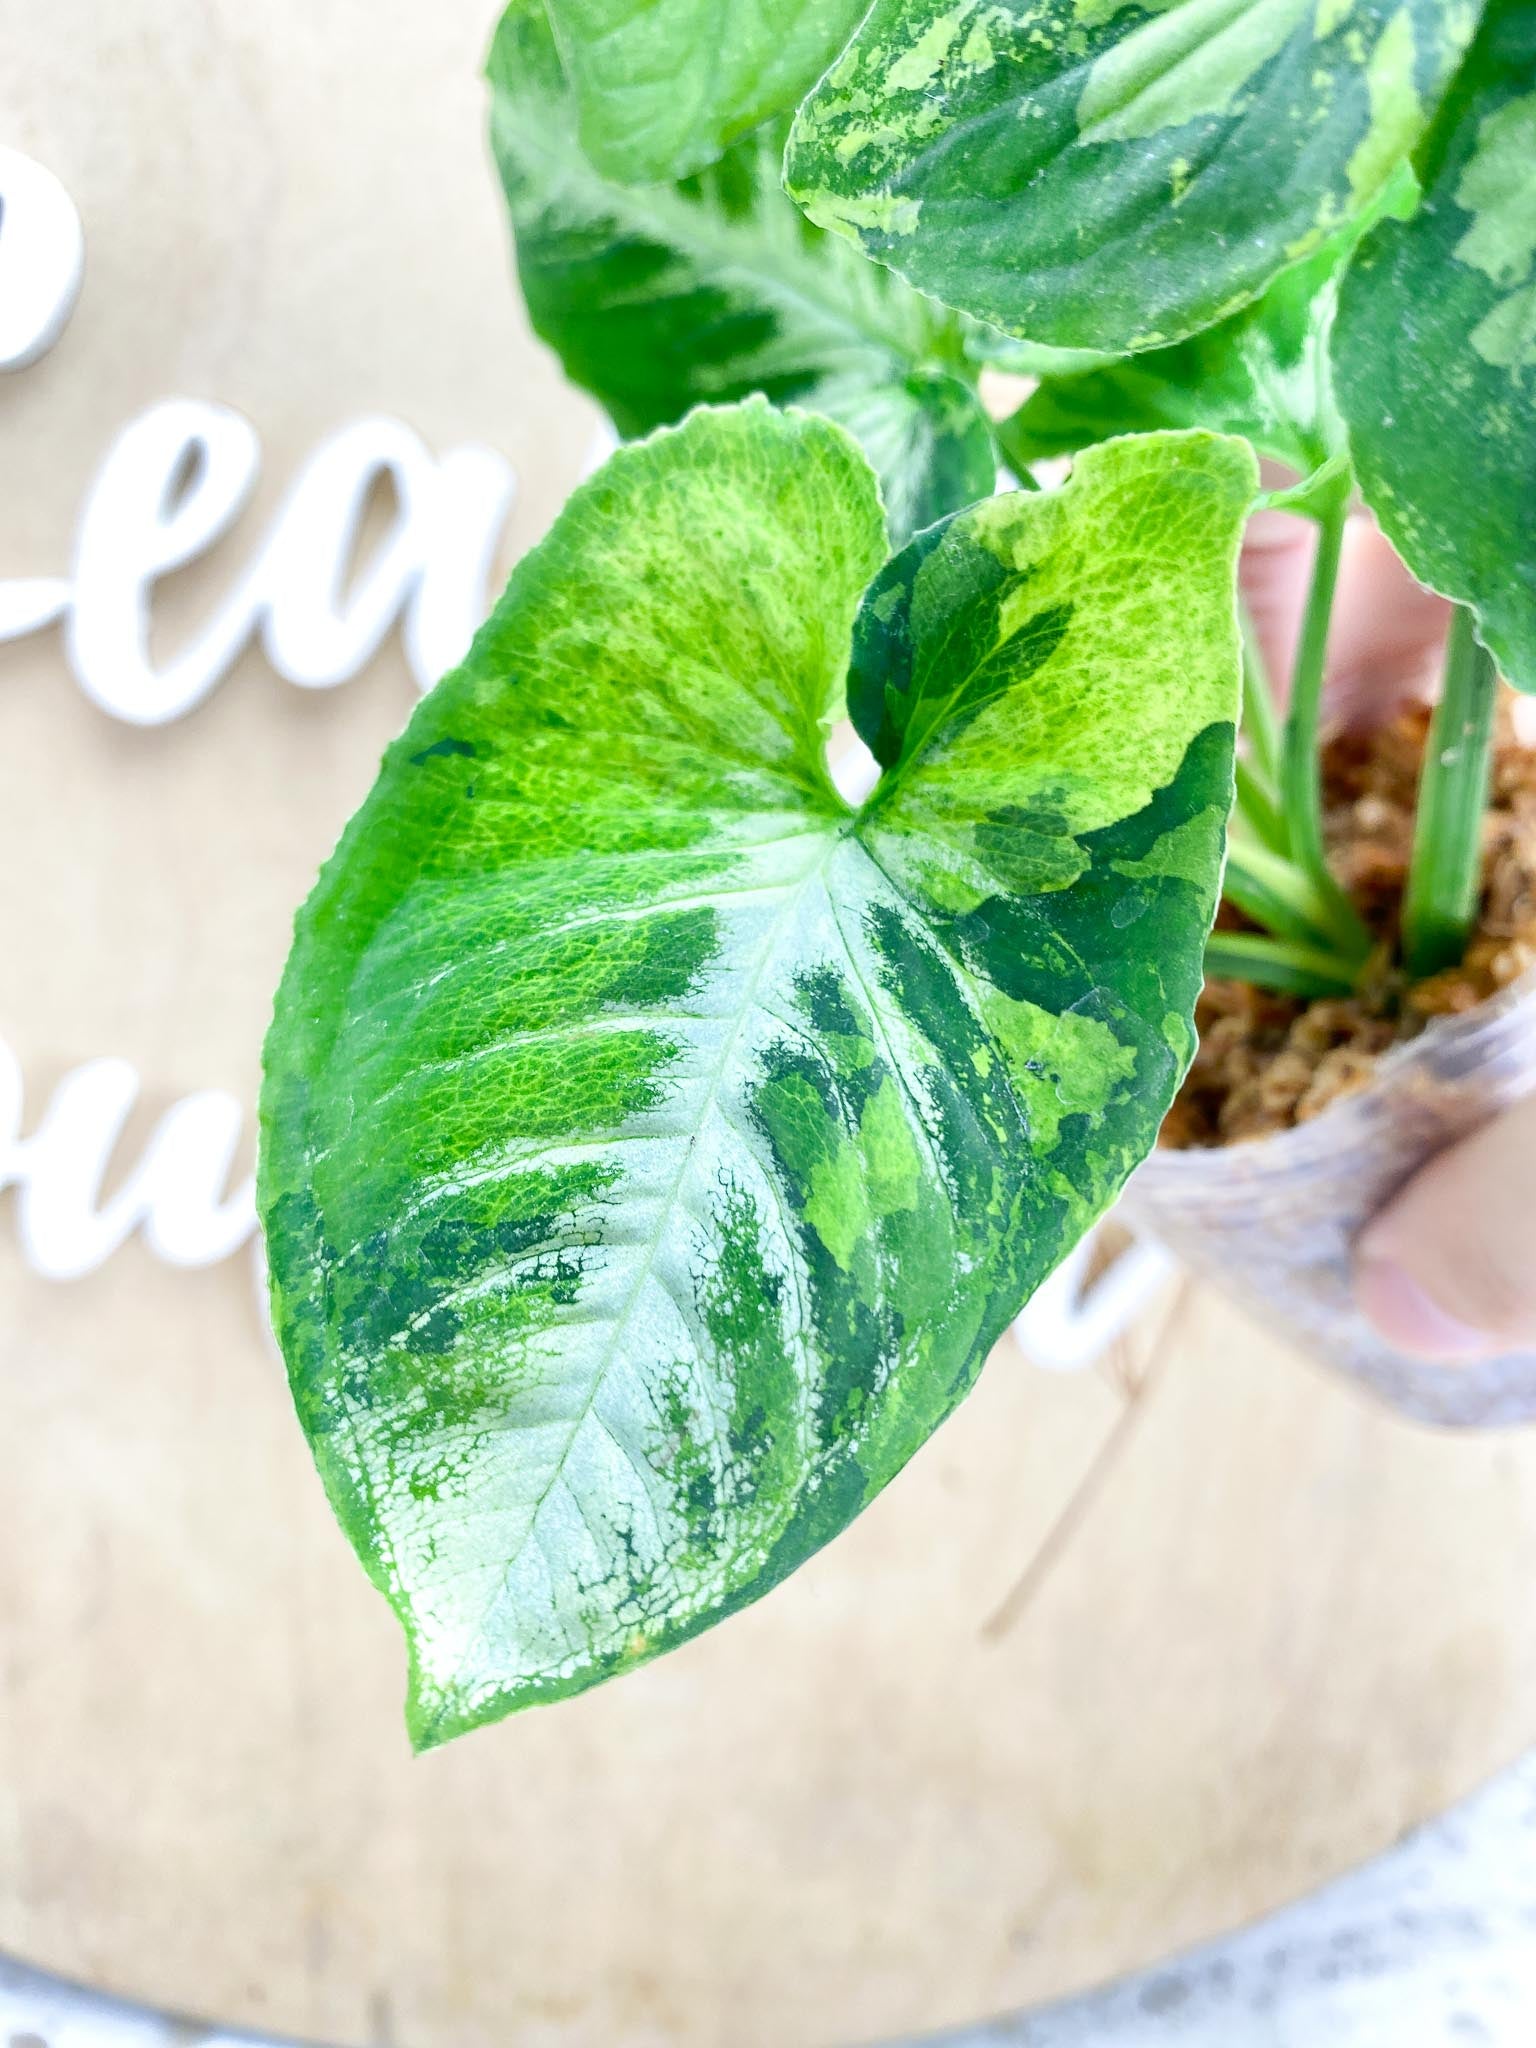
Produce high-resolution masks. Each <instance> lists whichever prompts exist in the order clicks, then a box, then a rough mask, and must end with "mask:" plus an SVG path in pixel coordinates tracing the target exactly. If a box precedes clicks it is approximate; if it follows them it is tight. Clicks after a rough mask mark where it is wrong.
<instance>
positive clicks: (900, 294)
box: [489, 0, 997, 542]
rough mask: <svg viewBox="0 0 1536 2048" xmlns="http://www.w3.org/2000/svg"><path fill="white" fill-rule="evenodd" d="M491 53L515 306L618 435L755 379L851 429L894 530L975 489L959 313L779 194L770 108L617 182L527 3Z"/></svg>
mask: <svg viewBox="0 0 1536 2048" xmlns="http://www.w3.org/2000/svg"><path fill="white" fill-rule="evenodd" d="M489 68H490V79H491V84H492V88H493V100H492V119H491V138H492V144H493V147H494V149H495V153H496V159H497V163H498V164H499V166H500V169H501V176H502V183H503V185H504V187H505V189H506V194H507V203H508V206H509V208H510V211H511V215H512V223H513V227H514V230H515V233H516V242H517V262H518V271H519V275H520V278H521V281H522V287H523V295H524V297H525V299H526V301H527V305H528V313H529V317H530V319H531V320H532V322H533V326H534V329H535V331H536V332H537V333H538V334H539V335H541V336H542V337H543V339H544V340H545V341H547V342H549V344H550V345H551V347H553V348H554V349H555V350H556V351H557V352H558V354H559V356H560V359H561V361H562V362H563V364H564V365H565V368H566V371H567V373H568V374H569V375H570V377H571V378H572V379H573V380H574V381H575V382H576V383H578V384H580V385H582V386H583V387H584V388H585V389H586V390H588V391H590V392H591V393H592V394H593V396H594V397H596V398H597V399H598V400H599V401H600V402H601V403H602V404H603V405H604V406H606V407H607V409H608V411H609V412H610V413H611V415H612V416H613V420H614V423H615V425H616V426H617V427H618V429H619V431H620V433H622V434H645V433H649V432H650V430H651V429H652V428H653V427H658V426H667V425H670V424H672V423H673V422H675V421H677V420H679V419H681V418H682V416H683V414H684V413H686V412H687V411H688V410H689V409H690V408H691V407H692V406H694V405H697V404H700V403H704V402H719V401H723V400H730V399H736V398H744V397H747V396H748V395H750V394H751V393H753V392H762V393H763V394H764V395H765V396H766V397H768V398H770V399H772V400H774V401H775V403H784V402H787V401H790V400H794V401H796V402H797V403H799V404H801V405H805V406H808V407H813V408H814V409H815V410H817V411H819V412H824V413H826V414H827V415H828V416H829V417H830V418H834V419H837V420H839V421H841V422H842V423H843V424H844V425H845V426H847V427H849V428H850V430H851V431H853V432H854V433H855V434H856V435H857V436H858V438H859V440H860V441H861V443H862V444H863V446H864V449H865V451H866V453H867V454H868V455H869V457H870V459H871V461H872V462H873V463H874V464H875V467H876V468H877V469H878V471H879V472H880V480H881V485H882V488H883V490H884V493H885V500H886V508H887V513H888V515H889V522H890V530H891V537H892V539H893V540H895V541H897V542H900V541H903V540H905V539H906V538H907V536H908V535H909V534H910V533H913V532H915V531H916V530H917V528H918V527H920V526H926V525H928V524H930V523H931V522H932V521H933V520H935V519H938V518H940V517H942V515H943V514H944V513H946V512H952V511H954V510H956V509H957V508H958V507H959V506H961V505H968V504H970V503H972V502H973V501H974V500H975V499H977V498H980V497H984V496H986V495H987V494H988V493H989V492H990V491H991V490H992V487H993V482H994V478H995V475H996V467H997V455H996V450H995V447H994V444H993V440H992V432H991V428H990V426H989V424H988V421H987V417H986V414H985V413H984V412H983V410H982V408H981V404H980V401H979V400H978V399H977V397H976V394H975V391H974V389H973V388H972V385H971V383H970V382H969V381H967V380H968V379H969V378H970V376H971V374H972V373H971V372H970V371H969V370H967V369H966V368H965V344H966V335H965V330H964V328H963V326H962V323H961V322H960V320H959V319H958V318H957V317H956V316H954V315H953V314H950V313H947V312H945V311H944V309H943V308H942V307H939V306H936V305H934V304H933V303H932V301H931V300H928V299H925V298H923V297H922V296H921V294H920V293H918V292H915V291H913V290H912V289H911V288H910V287H909V286H907V285H905V284H903V283H902V282H901V280H900V279H899V278H897V277H895V276H893V275H892V273H891V272H890V271H888V270H884V269H881V268H880V267H879V266H878V265H876V264H872V263H870V262H868V261H867V260H866V259H865V258H863V257H861V256H860V255H859V254H858V253H857V251H855V250H853V249H850V248H849V246H848V244H847V243H846V242H844V241H842V240H840V239H839V238H838V237H836V236H832V235H826V234H824V233H823V232H822V231H821V229H819V228H814V227H812V226H811V225H810V224H809V222H807V221H806V220H805V219H804V217H803V216H802V215H801V214H800V213H799V212H797V211H796V209H795V207H794V206H793V205H792V203H791V202H790V201H789V200H788V199H787V198H786V197H785V195H784V191H783V189H782V186H781V185H780V182H779V167H780V161H781V158H782V155H783V146H784V127H783V124H781V123H770V124H768V125H767V126H766V127H764V128H761V129H759V130H758V131H757V132H756V133H755V134H753V135H750V136H748V137H747V138H746V139H745V140H744V141H742V142H740V143H738V144H737V145H736V146H735V147H734V148H733V149H732V150H730V151H729V153H728V154H727V155H726V156H725V157H724V159H723V160H722V161H721V162H719V163H717V164H715V165H713V166H712V167H711V168H710V169H708V170H707V171H704V172H701V173H700V174H699V175H698V176H697V177H694V178H689V179H687V180H686V181H684V182H683V183H681V184H678V185H654V186H651V187H649V188H647V189H645V190H629V189H627V188H625V187H624V186H621V185H618V184H615V183H613V182H611V181H610V180H607V179H604V178H603V177H601V176H600V175H599V174H598V172H597V171H595V170H594V169H593V168H592V166H591V164H590V163H589V162H588V160H587V158H586V157H585V155H584V154H583V152H582V149H581V146H580V144H579V142H578V140H577V136H576V123H575V114H574V109H573V106H572V103H571V96H570V92H569V89H568V87H567V85H566V82H565V78H564V75H563V73H562V70H561V67H560V62H559V58H558V56H557V55H556V52H555V49H554V45H553V43H552V41H551V39H550V35H549V30H548V26H547V23H546V22H545V19H544V15H543V10H542V6H541V5H540V4H539V0H532V4H530V0H516V4H514V6H513V7H512V8H511V9H510V10H509V11H508V13H507V15H506V17H505V19H504V20H503V22H502V25H501V29H500V31H499V33H498V35H497V39H496V43H495V47H494V49H493V50H492V53H491V61H490V67H489ZM957 373H958V374H957Z"/></svg>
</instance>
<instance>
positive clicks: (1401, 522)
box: [1333, 0, 1536, 690]
mask: <svg viewBox="0 0 1536 2048" xmlns="http://www.w3.org/2000/svg"><path fill="white" fill-rule="evenodd" d="M1420 172H1421V176H1422V179H1423V184H1424V202H1423V205H1422V206H1421V208H1420V210H1419V211H1418V213H1417V214H1415V216H1414V217H1413V219H1412V220H1410V221H1407V222H1406V223H1398V222H1393V221H1388V222H1386V223H1384V224H1383V225H1382V226H1381V227H1379V228H1378V229H1377V230H1376V231H1375V233H1374V234H1372V235H1371V237H1370V238H1369V240H1368V241H1367V242H1366V243H1365V244H1364V246H1363V247H1362V248H1361V250H1360V253H1359V255H1358V256H1357V257H1356V259H1355V261H1354V263H1353V265H1352V266H1351V268H1350V270H1349V272H1348V274H1347V275H1346V277H1345V280H1344V285H1343V289H1342V291H1341V293H1340V299H1339V313H1338V320H1337V322H1336V325H1335V330H1334V343H1333V353H1334V373H1335V381H1336V384H1337V388H1338V394H1339V404H1340V406H1341V408H1342V410H1343V412H1344V415H1345V418H1346V420H1347V422H1348V427H1349V442H1350V450H1351V453H1352V455H1353V457H1354V463H1355V471H1356V474H1357V476H1358V477H1359V480H1360V487H1361V490H1362V491H1363V492H1364V495H1365V497H1366V500H1367V502H1368V503H1369V504H1370V506H1371V508H1372V510H1373V511H1374V512H1375V514H1376V517H1377V519H1378V520H1379V521H1380V522H1381V525H1382V527H1383V529H1384V530H1385V532H1386V533H1387V535H1388V537H1389V538H1390V539H1391V540H1392V542H1393V543H1394V545H1395V546H1396V547H1397V549H1398V551H1399V553H1400V554H1401V555H1402V557H1403V559H1404V561H1406V562H1407V564H1408V566H1409V568H1410V569H1411V570H1412V571H1413V573H1414V574H1415V576H1417V577H1419V578H1420V580H1421V581H1422V582H1425V583H1428V584H1430V585H1431V586H1432V587H1433V588H1434V589H1436V590H1439V591H1442V592H1444V594H1445V595H1446V596H1447V597H1453V598H1455V599H1456V600H1457V602H1458V603H1461V604H1468V605H1470V606H1471V607H1472V609H1473V610H1474V612H1475V613H1476V615H1477V620H1478V631H1479V633H1480V635H1481V637H1482V638H1483V640H1484V641H1485V643H1486V645H1487V647H1488V650H1489V652H1490V653H1491V654H1492V655H1493V656H1494V657H1495V659H1496V660H1497V661H1498V662H1499V664H1500V666H1501V667H1502V668H1503V670H1504V672H1505V673H1506V674H1507V675H1508V677H1509V679H1510V681H1511V682H1513V683H1516V684H1517V685H1518V686H1519V687H1520V688H1521V689H1524V690H1536V8H1533V7H1531V6H1529V5H1526V4H1523V0H1496V4H1491V5H1490V6H1489V7H1488V9H1487V11H1486V15H1485V19H1484V25H1483V29H1482V31H1481V33H1480V34H1479V36H1478V39H1477V41H1476V42H1475V43H1474V45H1473V47H1472V51H1471V54H1470V55H1469V57H1468V59H1467V62H1466V65H1465V66H1464V68H1463V70H1462V72H1461V74H1460V76H1459V77H1458V78H1457V80H1456V83H1455V85H1454V87H1453V88H1452V90H1451V93H1450V95H1449V97H1448V98H1447V101H1446V105H1445V109H1444V112H1443V114H1442V116H1441V119H1440V120H1439V121H1438V123H1437V124H1436V126H1435V129H1434V131H1433V133H1432V134H1431V136H1430V138H1429V141H1428V142H1427V144H1426V145H1425V150H1424V157H1423V161H1422V163H1421V165H1420Z"/></svg>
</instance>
